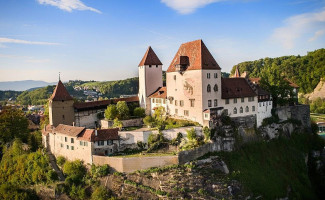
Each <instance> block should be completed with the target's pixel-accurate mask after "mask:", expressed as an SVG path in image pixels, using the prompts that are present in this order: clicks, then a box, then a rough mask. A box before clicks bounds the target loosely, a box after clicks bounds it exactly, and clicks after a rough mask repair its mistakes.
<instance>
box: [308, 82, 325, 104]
mask: <svg viewBox="0 0 325 200" xmlns="http://www.w3.org/2000/svg"><path fill="white" fill-rule="evenodd" d="M305 97H306V98H308V99H309V100H311V101H313V100H316V99H317V98H322V99H324V98H325V80H324V79H323V80H320V81H319V83H318V85H317V86H316V88H315V89H314V91H313V92H312V93H310V94H307V95H305Z"/></svg>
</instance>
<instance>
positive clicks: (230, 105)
mask: <svg viewBox="0 0 325 200" xmlns="http://www.w3.org/2000/svg"><path fill="white" fill-rule="evenodd" d="M222 103H223V105H222V106H223V107H224V111H225V112H226V113H228V115H229V116H230V117H244V116H248V115H257V114H258V110H257V109H258V108H257V106H258V98H257V96H256V97H244V98H232V99H222Z"/></svg>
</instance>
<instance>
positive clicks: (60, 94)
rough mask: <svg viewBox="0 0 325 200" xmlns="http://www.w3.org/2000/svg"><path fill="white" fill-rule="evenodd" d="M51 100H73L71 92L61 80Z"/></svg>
mask: <svg viewBox="0 0 325 200" xmlns="http://www.w3.org/2000/svg"><path fill="white" fill-rule="evenodd" d="M50 100H53V101H67V100H73V98H72V97H71V96H70V94H69V92H68V91H67V89H66V88H65V87H64V85H63V83H62V82H61V80H59V82H58V84H57V85H56V87H55V89H54V92H53V94H52V96H51V97H50Z"/></svg>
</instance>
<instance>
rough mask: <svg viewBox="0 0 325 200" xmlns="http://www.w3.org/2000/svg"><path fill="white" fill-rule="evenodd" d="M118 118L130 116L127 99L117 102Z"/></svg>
mask: <svg viewBox="0 0 325 200" xmlns="http://www.w3.org/2000/svg"><path fill="white" fill-rule="evenodd" d="M116 109H117V118H118V119H120V120H123V119H128V118H129V117H130V111H129V107H128V105H127V104H126V102H125V101H119V102H117V104H116Z"/></svg>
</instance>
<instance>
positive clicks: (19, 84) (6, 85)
mask: <svg viewBox="0 0 325 200" xmlns="http://www.w3.org/2000/svg"><path fill="white" fill-rule="evenodd" d="M55 84H56V83H49V82H45V81H33V80H25V81H6V82H0V90H14V91H25V90H29V89H31V88H34V89H35V88H40V87H45V86H48V85H55Z"/></svg>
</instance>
